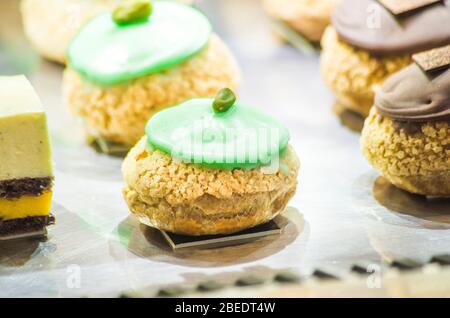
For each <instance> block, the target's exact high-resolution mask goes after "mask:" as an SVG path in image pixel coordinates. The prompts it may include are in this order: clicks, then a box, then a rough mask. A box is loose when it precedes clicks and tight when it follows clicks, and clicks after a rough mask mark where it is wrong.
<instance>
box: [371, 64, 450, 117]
mask: <svg viewBox="0 0 450 318" xmlns="http://www.w3.org/2000/svg"><path fill="white" fill-rule="evenodd" d="M375 107H376V108H377V110H378V112H379V113H380V114H381V115H382V116H386V117H389V118H392V119H395V120H399V121H407V122H424V121H445V120H450V68H447V69H446V70H444V71H441V72H440V73H438V74H435V75H428V74H426V73H425V72H423V71H422V69H421V68H420V67H419V66H417V65H416V64H412V65H410V66H408V67H407V68H405V69H403V70H401V71H400V72H398V73H396V74H394V75H393V76H391V77H390V78H389V79H388V80H387V81H386V82H385V83H384V85H383V87H382V88H381V90H380V91H379V92H378V93H377V95H376V98H375Z"/></svg>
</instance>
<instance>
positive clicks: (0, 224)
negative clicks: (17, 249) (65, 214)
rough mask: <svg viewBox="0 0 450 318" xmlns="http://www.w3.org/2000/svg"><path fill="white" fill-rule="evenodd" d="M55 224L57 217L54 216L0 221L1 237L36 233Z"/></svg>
mask: <svg viewBox="0 0 450 318" xmlns="http://www.w3.org/2000/svg"><path fill="white" fill-rule="evenodd" d="M54 223H55V217H54V216H53V215H49V216H32V217H26V218H22V219H14V220H7V221H2V220H0V236H6V235H16V234H22V233H28V232H35V231H39V230H42V229H44V228H45V227H46V226H48V225H52V224H54Z"/></svg>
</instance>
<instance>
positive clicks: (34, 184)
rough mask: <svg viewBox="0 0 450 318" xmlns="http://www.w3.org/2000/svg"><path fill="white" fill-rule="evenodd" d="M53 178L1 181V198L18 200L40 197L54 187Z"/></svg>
mask: <svg viewBox="0 0 450 318" xmlns="http://www.w3.org/2000/svg"><path fill="white" fill-rule="evenodd" d="M52 182H53V178H50V177H44V178H23V179H12V180H4V181H0V198H4V199H18V198H20V197H21V196H23V195H33V196H39V195H41V194H43V193H44V192H45V191H47V190H49V189H50V188H51V186H52Z"/></svg>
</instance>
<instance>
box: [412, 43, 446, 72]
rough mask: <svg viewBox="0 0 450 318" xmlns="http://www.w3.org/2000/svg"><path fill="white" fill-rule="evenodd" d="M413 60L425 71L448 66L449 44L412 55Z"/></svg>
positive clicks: (433, 70)
mask: <svg viewBox="0 0 450 318" xmlns="http://www.w3.org/2000/svg"><path fill="white" fill-rule="evenodd" d="M413 61H414V62H415V63H416V64H417V65H419V67H420V68H421V69H422V70H424V71H425V72H427V73H432V72H436V71H439V70H441V69H444V68H447V67H449V66H450V45H447V46H443V47H440V48H436V49H432V50H429V51H425V52H421V53H417V54H414V55H413Z"/></svg>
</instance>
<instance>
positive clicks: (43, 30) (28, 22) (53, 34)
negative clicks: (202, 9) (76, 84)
mask: <svg viewBox="0 0 450 318" xmlns="http://www.w3.org/2000/svg"><path fill="white" fill-rule="evenodd" d="M121 1H123V0H22V2H21V9H22V10H21V11H22V20H23V24H24V28H25V33H26V35H27V37H28V39H29V40H30V42H31V43H32V45H33V46H34V47H35V49H36V50H37V51H38V52H39V53H40V54H41V55H42V56H43V57H45V58H47V59H49V60H52V61H55V62H59V63H65V61H66V59H65V54H66V50H67V47H68V45H69V43H70V41H71V40H72V38H73V37H74V36H75V35H76V34H77V32H78V31H79V30H80V28H81V27H82V26H83V25H84V24H85V23H86V22H87V21H89V19H91V18H93V17H95V16H96V15H98V14H99V13H102V12H105V11H108V10H112V9H113V8H114V7H115V6H116V5H118V4H119V3H120V2H121ZM166 1H169V0H166ZM180 1H182V2H185V3H190V2H192V1H191V0H180Z"/></svg>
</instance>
